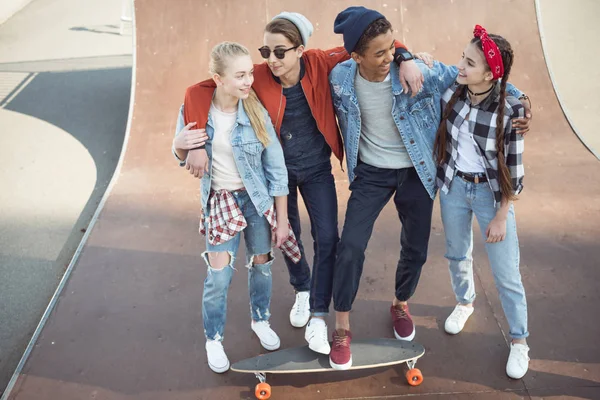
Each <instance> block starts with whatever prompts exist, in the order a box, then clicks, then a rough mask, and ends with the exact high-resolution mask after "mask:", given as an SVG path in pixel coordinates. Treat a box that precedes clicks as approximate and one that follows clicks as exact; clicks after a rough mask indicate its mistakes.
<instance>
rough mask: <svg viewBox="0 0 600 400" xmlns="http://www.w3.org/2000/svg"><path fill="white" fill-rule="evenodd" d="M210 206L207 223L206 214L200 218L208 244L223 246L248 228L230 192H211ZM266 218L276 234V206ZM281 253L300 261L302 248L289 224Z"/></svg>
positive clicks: (202, 231)
mask: <svg viewBox="0 0 600 400" xmlns="http://www.w3.org/2000/svg"><path fill="white" fill-rule="evenodd" d="M208 204H209V209H210V214H209V215H208V219H207V220H206V221H205V217H204V212H202V214H201V217H200V233H201V234H202V235H206V234H207V231H208V242H209V243H210V244H211V245H213V246H215V245H219V244H223V243H225V242H227V241H228V240H231V239H233V237H234V236H235V235H237V234H238V233H240V232H241V231H243V230H244V228H246V226H248V223H247V222H246V218H244V215H243V214H242V210H240V208H239V206H238V204H237V202H236V201H235V198H234V197H233V195H232V194H231V192H230V191H228V190H218V191H214V192H211V194H210V197H209V199H208ZM264 216H265V218H266V219H267V221H268V222H269V225H271V230H272V231H273V232H275V230H276V229H277V214H276V211H275V205H274V204H273V205H272V206H271V208H270V209H268V210H267V212H265V214H264ZM205 222H206V223H205ZM205 227H206V229H205ZM281 251H282V252H283V254H285V255H286V256H287V257H288V258H289V259H290V260H292V261H293V262H294V263H298V262H299V261H300V258H301V255H300V248H299V247H298V241H297V240H296V236H295V235H294V232H293V231H292V227H291V225H290V224H289V222H288V237H287V239H286V240H285V241H284V242H283V244H282V245H281Z"/></svg>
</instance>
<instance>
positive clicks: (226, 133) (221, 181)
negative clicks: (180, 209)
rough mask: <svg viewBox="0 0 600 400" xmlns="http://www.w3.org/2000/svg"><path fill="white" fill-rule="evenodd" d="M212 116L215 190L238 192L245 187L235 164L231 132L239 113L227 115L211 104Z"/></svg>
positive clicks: (212, 182)
mask: <svg viewBox="0 0 600 400" xmlns="http://www.w3.org/2000/svg"><path fill="white" fill-rule="evenodd" d="M209 112H210V116H211V117H212V123H213V126H214V128H215V133H214V136H213V139H212V177H211V188H212V189H213V190H221V189H225V190H230V191H231V190H237V189H242V188H243V187H244V183H243V182H242V177H241V176H240V173H239V171H238V169H237V166H236V164H235V159H234V157H233V149H232V147H231V131H232V130H233V127H234V125H235V121H236V119H237V112H233V113H226V112H223V111H220V110H218V109H217V107H215V106H214V104H212V103H211V104H210V111H209Z"/></svg>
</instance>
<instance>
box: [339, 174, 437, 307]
mask: <svg viewBox="0 0 600 400" xmlns="http://www.w3.org/2000/svg"><path fill="white" fill-rule="evenodd" d="M354 172H355V174H356V178H355V179H354V181H353V182H352V184H351V185H350V190H351V191H352V194H351V195H350V199H349V200H348V208H347V209H346V221H345V222H344V229H343V231H342V239H341V241H340V244H339V246H338V255H337V260H336V263H335V267H334V280H333V304H334V309H335V310H336V311H341V312H344V311H350V310H351V309H352V303H354V299H355V298H356V293H357V292H358V286H359V283H360V277H361V275H362V270H363V264H364V261H365V250H366V248H367V244H368V243H369V239H370V238H371V234H372V232H373V225H374V224H375V220H376V219H377V217H378V216H379V213H380V212H381V210H382V209H383V207H384V206H385V205H386V204H387V202H388V201H389V200H390V198H391V197H392V195H393V196H394V203H395V204H396V210H397V211H398V216H399V217H400V221H401V222H402V233H401V235H400V244H401V246H402V250H401V252H400V260H399V261H398V267H397V268H396V298H397V299H398V300H400V301H406V300H408V299H409V298H410V297H411V296H412V295H413V294H414V291H415V289H416V287H417V284H418V282H419V277H420V276H421V269H422V267H423V264H425V261H426V260H427V246H428V244H429V234H430V231H431V213H432V211H433V200H432V199H431V197H429V194H428V193H427V190H425V187H424V186H423V184H422V183H421V180H420V179H419V176H418V175H417V172H416V171H415V169H414V168H404V169H383V168H377V167H373V166H371V165H368V164H364V163H359V164H358V166H357V167H356V168H355V170H354Z"/></svg>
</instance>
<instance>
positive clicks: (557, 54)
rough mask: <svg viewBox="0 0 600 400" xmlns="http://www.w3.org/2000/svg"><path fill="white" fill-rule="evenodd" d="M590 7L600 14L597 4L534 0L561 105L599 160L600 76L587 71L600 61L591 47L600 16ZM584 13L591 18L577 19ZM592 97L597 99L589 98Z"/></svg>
mask: <svg viewBox="0 0 600 400" xmlns="http://www.w3.org/2000/svg"><path fill="white" fill-rule="evenodd" d="M589 7H592V8H593V7H597V8H598V10H600V6H599V5H598V4H594V2H593V1H588V0H577V1H572V2H559V1H549V0H535V10H536V15H537V20H538V29H539V32H540V40H541V42H542V51H543V54H544V58H545V59H546V67H547V69H548V74H549V75H550V80H551V81H552V88H553V89H554V93H555V94H556V97H557V99H558V103H559V105H560V107H561V109H562V111H563V114H564V115H565V118H566V119H567V121H568V123H569V125H570V126H571V129H572V130H573V132H575V134H576V135H577V137H578V138H579V140H580V141H581V142H582V143H583V145H584V146H585V147H586V148H587V149H588V150H589V151H590V152H591V153H592V154H593V155H594V156H595V157H596V158H598V159H599V160H600V135H599V134H598V133H597V128H596V126H594V121H596V122H597V121H598V119H597V118H598V117H597V116H598V115H600V100H599V99H598V97H597V93H598V91H599V90H600V73H599V72H597V71H594V70H593V69H590V68H586V66H587V65H592V64H594V63H595V61H600V60H594V59H593V58H594V57H597V54H594V53H593V52H592V51H589V50H591V49H592V48H593V46H595V45H594V44H593V43H591V42H592V38H593V37H597V36H595V35H594V34H593V33H592V32H593V31H597V33H598V35H600V27H599V26H598V25H597V24H594V23H593V22H595V21H592V18H596V16H597V13H594V9H592V10H588V8H589ZM567 8H568V9H567ZM586 11H587V14H586ZM581 13H583V14H586V15H592V17H588V18H587V19H585V18H576V16H577V14H581ZM559 16H562V17H561V18H560V24H559V23H557V19H558V17H559ZM569 16H570V17H569ZM553 27H554V28H553ZM558 30H560V33H559V32H557V31H558ZM590 31H591V32H590ZM584 32H587V33H585V34H584ZM586 38H589V39H587V40H589V42H586ZM586 49H587V50H586ZM590 58H592V59H590ZM590 93H592V94H596V96H594V95H592V96H590ZM582 99H584V100H583V101H582ZM594 135H595V136H594Z"/></svg>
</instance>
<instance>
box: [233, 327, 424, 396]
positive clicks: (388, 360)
mask: <svg viewBox="0 0 600 400" xmlns="http://www.w3.org/2000/svg"><path fill="white" fill-rule="evenodd" d="M351 348H352V366H351V367H350V368H349V370H359V369H368V368H379V367H386V366H391V365H396V364H401V363H406V364H407V365H408V372H407V373H406V378H407V381H408V383H409V384H410V385H412V386H417V385H420V384H421V382H422V381H423V375H422V374H421V371H419V370H418V369H417V368H415V364H416V362H417V360H418V359H419V358H420V357H421V356H423V354H425V348H424V347H423V346H421V345H420V344H418V343H414V342H406V341H402V340H397V339H383V338H380V339H363V340H355V341H353V342H352V344H351ZM231 370H232V371H235V372H241V373H252V374H255V375H256V377H257V378H258V380H259V381H260V383H259V384H258V385H256V388H255V395H256V398H257V399H260V400H263V399H268V398H269V397H270V396H271V387H270V386H269V385H268V384H267V383H266V374H267V373H269V374H298V373H309V372H331V371H337V370H335V369H333V368H332V367H331V365H330V363H329V355H327V354H319V353H315V352H314V351H312V350H310V349H309V348H308V346H302V347H293V348H290V349H283V350H278V351H274V352H272V353H267V354H262V355H260V356H257V357H252V358H248V359H246V360H242V361H239V362H237V363H235V364H233V365H232V366H231Z"/></svg>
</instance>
